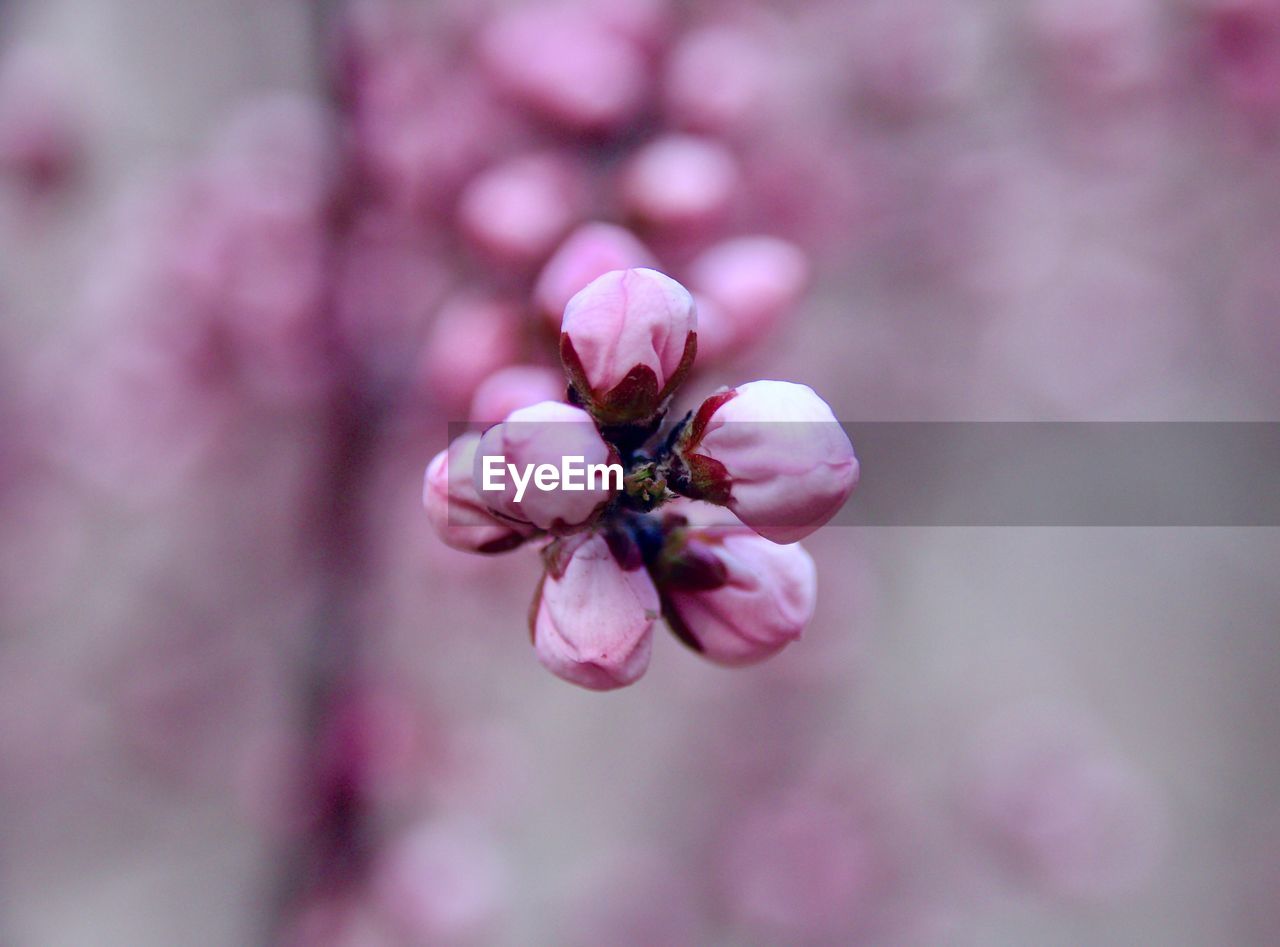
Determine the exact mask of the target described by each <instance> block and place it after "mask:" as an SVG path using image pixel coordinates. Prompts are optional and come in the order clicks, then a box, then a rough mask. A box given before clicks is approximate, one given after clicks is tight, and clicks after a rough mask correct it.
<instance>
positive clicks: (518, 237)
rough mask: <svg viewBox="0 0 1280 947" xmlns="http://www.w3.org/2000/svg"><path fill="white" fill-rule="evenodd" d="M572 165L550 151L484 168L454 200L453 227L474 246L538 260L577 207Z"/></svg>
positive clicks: (527, 261)
mask: <svg viewBox="0 0 1280 947" xmlns="http://www.w3.org/2000/svg"><path fill="white" fill-rule="evenodd" d="M583 203H584V201H583V194H582V186H581V182H580V181H579V179H578V175H577V173H576V169H575V168H574V167H572V166H571V165H570V164H569V163H568V162H567V161H566V160H565V159H563V158H562V157H560V156H559V155H555V154H535V155H525V156H523V157H520V158H515V159H512V160H510V161H507V162H505V163H503V164H500V165H498V166H497V167H494V168H490V169H489V170H487V171H485V172H484V173H483V174H481V175H480V176H479V177H477V178H476V179H475V180H474V181H472V182H471V183H470V184H468V185H467V187H466V189H465V190H464V191H463V192H462V196H461V197H460V198H459V203H458V225H459V227H460V228H461V229H462V232H463V234H464V235H465V236H466V237H467V238H468V239H469V240H471V242H472V243H474V244H475V245H476V246H477V247H478V248H479V249H480V250H482V251H483V252H485V253H487V254H489V255H490V256H492V257H494V258H495V259H497V260H499V261H502V262H505V263H512V264H516V265H519V266H525V265H532V264H536V263H538V262H541V260H542V258H543V257H544V256H545V255H546V254H548V253H550V252H551V249H552V247H554V246H555V243H556V241H557V240H559V239H560V237H561V236H563V235H564V233H565V231H567V230H568V229H569V228H570V227H572V226H573V224H574V222H575V221H576V220H577V218H578V215H579V214H580V213H581V209H582V207H583Z"/></svg>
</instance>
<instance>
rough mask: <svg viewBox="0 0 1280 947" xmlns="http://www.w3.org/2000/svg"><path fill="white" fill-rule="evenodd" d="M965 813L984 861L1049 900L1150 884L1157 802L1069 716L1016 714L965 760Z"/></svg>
mask: <svg viewBox="0 0 1280 947" xmlns="http://www.w3.org/2000/svg"><path fill="white" fill-rule="evenodd" d="M971 765H972V767H973V769H972V774H971V776H970V779H969V781H968V782H967V784H966V789H967V793H966V798H965V803H966V805H967V808H968V810H969V815H970V817H971V818H972V819H973V821H974V824H975V827H976V828H978V829H979V830H980V831H981V834H982V836H983V839H984V841H986V842H987V843H988V845H989V846H990V848H991V849H992V852H993V854H996V855H998V856H999V857H1000V858H1001V859H1002V860H1003V861H1004V862H1005V865H1006V867H1007V868H1008V869H1009V870H1010V871H1011V873H1012V874H1014V875H1015V876H1016V877H1017V878H1018V879H1019V880H1021V881H1023V882H1025V883H1029V884H1031V885H1035V886H1038V887H1039V888H1040V889H1041V890H1042V891H1044V892H1045V893H1047V894H1050V895H1057V896H1060V897H1066V898H1073V899H1106V898H1112V897H1116V896H1120V895H1124V894H1131V893H1132V892H1133V891H1134V890H1135V889H1137V888H1139V887H1141V886H1142V884H1143V883H1145V882H1147V881H1149V880H1150V878H1151V875H1152V873H1153V871H1154V869H1155V867H1156V863H1157V861H1158V859H1159V855H1160V852H1161V850H1162V848H1163V843H1164V829H1165V820H1164V804H1163V800H1162V798H1161V796H1160V794H1159V792H1158V790H1157V788H1156V787H1155V786H1154V785H1152V783H1151V782H1150V781H1149V780H1148V779H1147V777H1146V776H1145V774H1143V773H1142V772H1141V771H1140V770H1138V769H1137V768H1136V767H1134V766H1133V764H1132V763H1130V761H1129V760H1127V759H1126V758H1125V757H1123V756H1122V755H1120V754H1119V753H1118V752H1116V751H1115V750H1114V749H1113V748H1112V747H1111V746H1110V745H1109V743H1108V741H1107V740H1106V738H1105V737H1104V736H1103V735H1102V734H1100V733H1098V732H1096V731H1095V730H1094V729H1093V727H1092V725H1091V723H1090V722H1089V721H1086V720H1084V719H1082V718H1081V717H1079V716H1078V715H1077V714H1076V713H1075V712H1074V711H1073V710H1071V709H1070V708H1062V707H1053V706H1036V705H1026V704H1019V705H1015V706H1014V707H1011V708H1008V709H1007V710H1006V711H1005V713H1004V714H1002V715H1001V716H999V717H997V718H995V719H993V720H992V721H990V722H989V723H988V724H987V725H986V726H985V727H984V728H983V729H982V730H981V732H980V734H979V739H978V741H977V743H976V745H975V747H974V750H973V760H972V763H971Z"/></svg>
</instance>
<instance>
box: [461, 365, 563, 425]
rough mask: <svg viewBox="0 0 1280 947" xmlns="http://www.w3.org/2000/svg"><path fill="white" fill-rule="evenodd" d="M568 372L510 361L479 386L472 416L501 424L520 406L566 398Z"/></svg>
mask: <svg viewBox="0 0 1280 947" xmlns="http://www.w3.org/2000/svg"><path fill="white" fill-rule="evenodd" d="M564 393H565V381H564V374H563V373H561V372H559V371H556V370H555V369H554V368H547V367H546V366H543V365H508V366H507V367H506V368H500V369H498V371H496V372H494V373H493V374H492V375H490V376H489V377H488V378H486V379H485V380H484V381H483V382H481V383H480V387H478V388H477V389H476V393H475V397H474V398H472V399H471V410H470V412H469V413H468V415H467V418H468V420H470V421H473V422H475V423H477V424H485V425H489V424H497V423H498V422H499V421H502V420H505V419H506V417H507V415H509V414H511V412H513V411H518V410H519V409H520V408H527V407H529V406H530V405H535V404H537V403H538V402H540V401H558V400H561V399H563V398H564Z"/></svg>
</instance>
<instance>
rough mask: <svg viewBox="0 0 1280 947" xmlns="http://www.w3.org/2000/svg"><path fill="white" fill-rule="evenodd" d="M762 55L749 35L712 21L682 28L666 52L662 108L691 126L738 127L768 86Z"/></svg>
mask: <svg viewBox="0 0 1280 947" xmlns="http://www.w3.org/2000/svg"><path fill="white" fill-rule="evenodd" d="M768 65H769V62H768V57H767V54H766V51H765V50H764V49H763V48H762V46H761V44H760V43H759V42H758V41H756V40H755V39H754V38H753V37H752V36H751V35H750V34H748V33H745V32H743V31H742V30H740V29H735V28H732V27H723V26H715V27H708V28H706V29H701V30H696V31H693V32H690V33H686V34H685V35H684V37H683V38H682V39H681V40H680V42H679V44H678V45H677V46H676V48H675V49H674V50H672V52H671V58H670V62H669V64H668V66H667V75H666V82H665V88H664V99H665V103H664V104H665V106H666V112H667V114H668V116H669V117H670V119H671V120H672V121H673V122H674V123H675V124H677V125H679V126H681V127H683V128H688V129H691V130H694V131H702V132H721V133H722V132H725V131H728V130H730V129H734V128H737V127H740V126H741V125H742V124H744V123H745V122H746V121H748V120H749V119H750V117H751V116H752V115H753V114H754V113H755V112H756V111H758V109H759V106H760V104H761V102H762V100H763V99H764V97H765V92H766V90H767V89H768V88H769V75H768V69H767V67H768Z"/></svg>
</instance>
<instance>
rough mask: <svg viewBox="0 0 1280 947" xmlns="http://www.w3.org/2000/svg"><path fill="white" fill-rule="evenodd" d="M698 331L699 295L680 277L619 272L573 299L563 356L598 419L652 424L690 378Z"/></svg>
mask: <svg viewBox="0 0 1280 947" xmlns="http://www.w3.org/2000/svg"><path fill="white" fill-rule="evenodd" d="M696 329H697V312H696V309H695V307H694V304H693V297H692V296H690V295H689V292H688V290H686V289H685V288H684V287H683V286H681V285H680V284H679V283H677V282H676V281H675V280H673V279H671V278H670V277H668V276H664V275H662V274H661V273H659V272H657V271H656V270H647V269H638V270H615V271H613V272H611V273H606V274H605V275H604V276H601V277H598V278H597V279H595V280H592V281H591V283H590V284H588V285H587V287H586V288H585V289H583V290H582V291H581V292H579V293H578V294H577V295H575V296H574V297H573V298H572V299H571V300H569V304H568V305H567V306H566V307H565V310H564V321H563V323H562V324H561V329H560V358H561V360H562V361H563V362H564V368H565V372H566V373H567V374H568V376H569V380H570V381H571V382H572V383H573V385H574V387H575V388H576V389H577V391H578V394H580V395H581V396H582V398H583V400H584V401H585V402H586V403H587V404H588V405H589V407H590V409H591V411H592V413H593V414H595V415H596V417H598V418H600V419H601V420H603V421H605V422H606V423H616V422H620V421H636V420H644V419H646V418H650V417H652V416H653V415H654V414H655V413H657V411H658V410H659V409H660V408H661V407H662V404H663V402H664V401H665V400H666V399H667V397H668V396H669V395H670V394H671V392H672V391H674V390H675V389H676V387H677V386H678V385H679V384H680V382H682V381H683V380H684V378H685V376H686V375H687V374H688V373H689V368H690V367H691V366H692V365H693V358H694V354H695V353H696V351H697V347H698V344H697V339H698V336H697V332H696V331H695V330H696Z"/></svg>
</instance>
